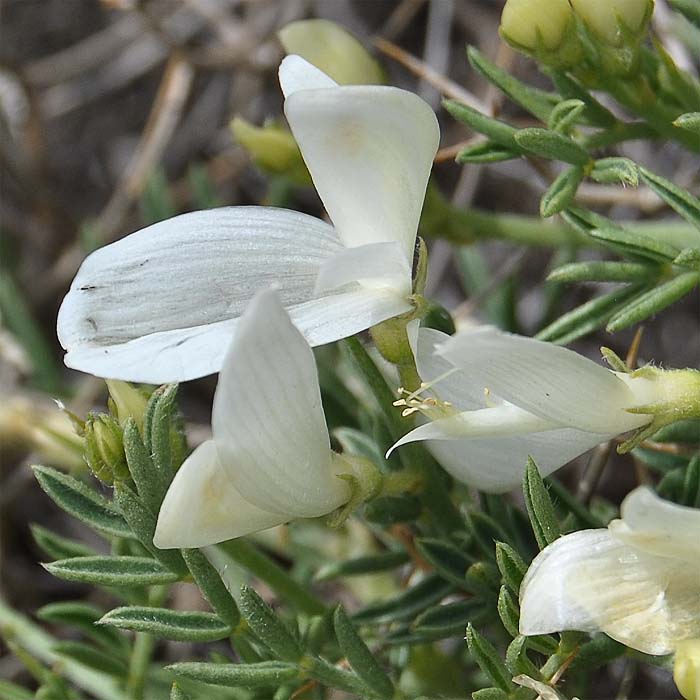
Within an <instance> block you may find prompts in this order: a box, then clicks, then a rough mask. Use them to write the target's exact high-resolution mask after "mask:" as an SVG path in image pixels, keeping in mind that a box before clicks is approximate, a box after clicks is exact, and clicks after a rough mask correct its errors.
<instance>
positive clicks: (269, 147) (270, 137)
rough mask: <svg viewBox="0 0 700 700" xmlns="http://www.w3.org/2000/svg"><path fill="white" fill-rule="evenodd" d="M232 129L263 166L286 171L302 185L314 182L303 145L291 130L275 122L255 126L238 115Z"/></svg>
mask: <svg viewBox="0 0 700 700" xmlns="http://www.w3.org/2000/svg"><path fill="white" fill-rule="evenodd" d="M231 131H233V137H234V139H235V140H236V141H237V142H238V143H240V144H241V146H243V148H245V150H246V151H248V153H250V155H251V157H252V159H253V161H254V162H255V164H256V165H257V166H258V167H259V168H260V169H261V170H264V171H266V172H268V173H270V174H273V175H286V176H288V177H289V178H291V180H292V181H293V182H295V183H296V184H298V185H310V184H311V177H310V175H309V171H308V170H307V169H306V165H305V164H304V160H303V158H302V157H301V151H300V150H299V146H297V143H296V141H295V140H294V137H293V136H292V134H291V132H290V131H289V130H287V129H285V128H284V127H281V126H279V125H277V124H273V123H270V124H265V125H264V126H255V125H254V124H251V123H250V122H247V121H246V120H245V119H243V118H242V117H235V118H234V119H233V121H232V122H231Z"/></svg>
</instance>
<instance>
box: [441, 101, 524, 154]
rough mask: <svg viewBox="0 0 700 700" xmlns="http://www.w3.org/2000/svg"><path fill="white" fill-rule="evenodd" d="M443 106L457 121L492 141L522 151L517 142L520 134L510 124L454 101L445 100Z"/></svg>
mask: <svg viewBox="0 0 700 700" xmlns="http://www.w3.org/2000/svg"><path fill="white" fill-rule="evenodd" d="M442 105H443V107H444V108H445V109H446V110H447V111H448V112H449V113H450V114H451V115H452V116H453V117H454V118H455V119H456V120H457V121H460V122H462V123H463V124H466V125H467V126H468V127H469V128H471V129H472V130H474V131H477V132H479V133H480V134H484V136H488V138H489V139H491V141H494V142H495V143H498V144H500V145H501V146H505V147H506V148H508V149H512V150H514V151H516V152H521V151H522V149H521V148H520V146H518V143H517V142H516V140H515V134H517V133H518V130H517V129H516V128H514V127H512V126H511V125H510V124H507V123H506V122H503V121H500V120H499V119H494V118H493V117H487V116H486V115H485V114H482V113H481V112H479V111H477V110H476V109H473V108H472V107H467V105H463V104H460V103H459V102H455V101H454V100H443V102H442Z"/></svg>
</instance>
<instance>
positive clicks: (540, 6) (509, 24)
mask: <svg viewBox="0 0 700 700" xmlns="http://www.w3.org/2000/svg"><path fill="white" fill-rule="evenodd" d="M500 34H501V36H502V37H503V39H505V41H507V42H508V43H509V44H511V46H513V47H514V48H516V49H517V50H518V51H521V52H523V53H526V54H528V55H530V56H533V57H534V58H536V59H537V60H538V61H540V62H541V63H544V64H545V65H550V66H555V67H565V66H571V65H573V64H575V63H576V62H577V61H578V60H579V59H580V57H581V55H582V48H581V44H580V42H579V39H578V36H577V35H576V26H575V21H574V13H573V12H572V10H571V6H570V5H569V2H568V0H507V2H506V5H505V7H504V8H503V14H502V15H501V26H500Z"/></svg>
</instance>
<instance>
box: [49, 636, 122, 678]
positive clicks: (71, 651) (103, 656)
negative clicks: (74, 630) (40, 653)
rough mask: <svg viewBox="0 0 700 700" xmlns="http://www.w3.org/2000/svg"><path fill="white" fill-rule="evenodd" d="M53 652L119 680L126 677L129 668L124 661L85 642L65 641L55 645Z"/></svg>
mask: <svg viewBox="0 0 700 700" xmlns="http://www.w3.org/2000/svg"><path fill="white" fill-rule="evenodd" d="M52 651H53V652H54V653H56V654H58V655H59V656H64V657H67V658H69V659H73V660H74V661H78V662H79V663H81V664H83V665H85V666H87V667H89V668H92V669H94V670H95V671H99V672H101V673H106V674H107V675H109V676H116V677H117V678H120V677H124V676H126V673H127V669H128V666H127V664H126V662H125V661H124V660H120V659H119V658H118V657H115V656H113V655H111V654H107V653H106V652H104V651H100V650H99V649H96V648H95V647H93V646H91V645H89V644H85V643H84V642H73V641H64V642H59V643H58V644H55V645H54V646H53V647H52Z"/></svg>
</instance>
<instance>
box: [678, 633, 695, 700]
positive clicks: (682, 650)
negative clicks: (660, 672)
mask: <svg viewBox="0 0 700 700" xmlns="http://www.w3.org/2000/svg"><path fill="white" fill-rule="evenodd" d="M673 680H674V681H675V682H676V685H677V686H678V690H679V692H680V694H681V695H682V696H683V697H684V698H685V699H686V700H700V639H689V640H687V641H685V642H679V644H678V645H677V646H676V656H675V658H674V660H673Z"/></svg>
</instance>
